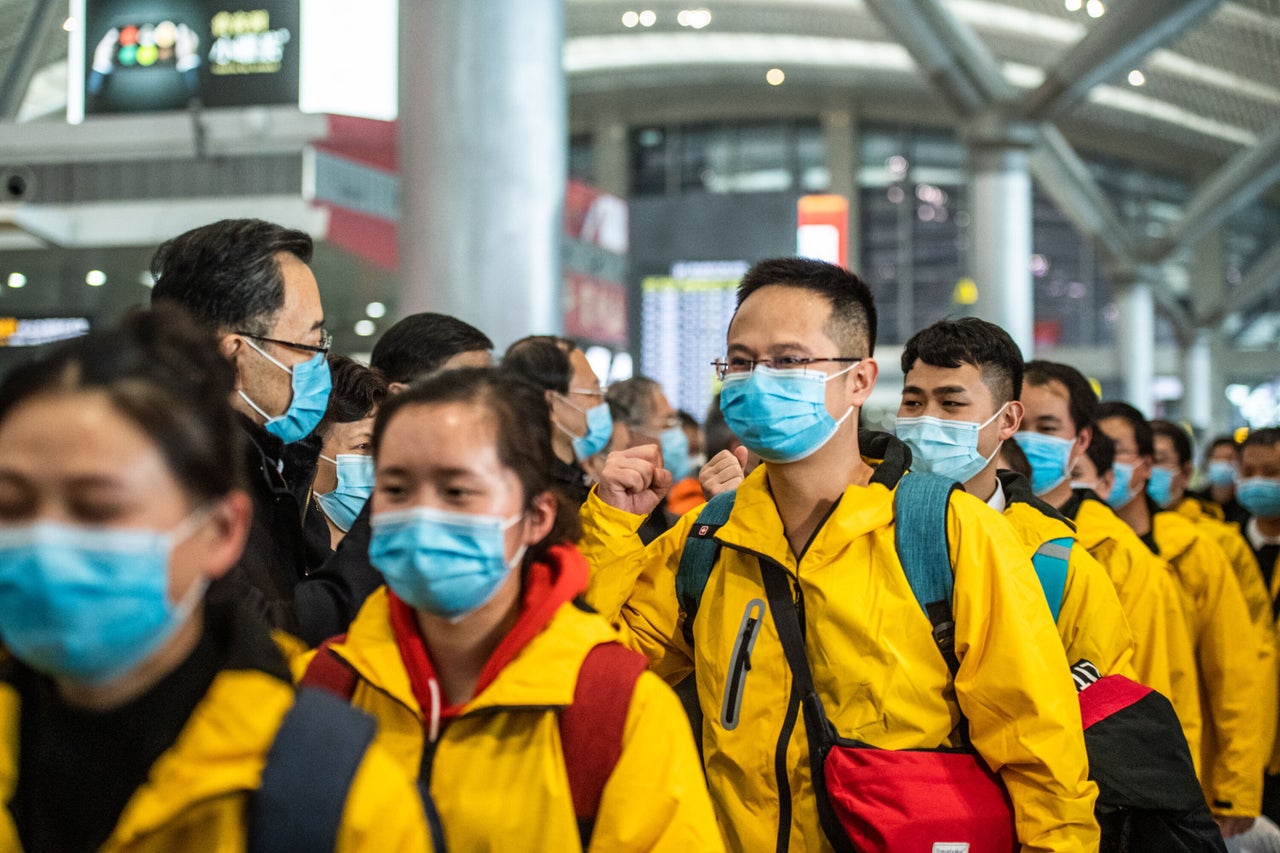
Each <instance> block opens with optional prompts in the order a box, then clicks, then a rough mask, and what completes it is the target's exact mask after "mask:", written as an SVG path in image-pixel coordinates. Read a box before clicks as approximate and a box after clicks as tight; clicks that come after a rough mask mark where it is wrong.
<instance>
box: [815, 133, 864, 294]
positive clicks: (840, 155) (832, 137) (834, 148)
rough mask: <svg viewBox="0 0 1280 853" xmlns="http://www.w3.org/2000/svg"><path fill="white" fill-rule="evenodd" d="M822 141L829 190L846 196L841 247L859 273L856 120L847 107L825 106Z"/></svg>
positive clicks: (859, 236) (852, 266) (860, 211)
mask: <svg viewBox="0 0 1280 853" xmlns="http://www.w3.org/2000/svg"><path fill="white" fill-rule="evenodd" d="M819 120H820V121H821V122H822V141H823V143H824V144H825V146H826V149H827V171H828V172H829V173H830V174H831V187H830V191H831V192H832V193H833V194H835V195H840V196H844V197H845V198H846V199H848V200H849V235H848V240H847V241H846V242H845V248H846V250H847V251H848V256H849V268H850V269H851V270H853V271H854V272H856V273H859V274H861V273H862V205H861V203H860V202H861V198H860V196H859V195H858V168H859V167H860V166H861V163H860V162H859V157H858V123H857V119H856V118H855V116H854V114H853V112H852V111H851V110H847V109H832V110H825V111H823V113H822V114H821V115H820V116H819Z"/></svg>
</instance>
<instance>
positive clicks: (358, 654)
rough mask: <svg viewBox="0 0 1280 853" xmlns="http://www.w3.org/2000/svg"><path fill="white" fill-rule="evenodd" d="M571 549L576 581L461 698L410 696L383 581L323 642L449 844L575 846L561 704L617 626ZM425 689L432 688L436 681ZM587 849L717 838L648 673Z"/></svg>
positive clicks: (674, 709)
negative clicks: (597, 608) (590, 598)
mask: <svg viewBox="0 0 1280 853" xmlns="http://www.w3.org/2000/svg"><path fill="white" fill-rule="evenodd" d="M552 550H553V552H554V551H556V550H561V549H552ZM563 550H571V549H563ZM574 556H575V557H576V558H577V560H578V564H579V571H578V580H577V586H576V591H571V592H570V594H569V595H567V597H565V598H564V599H563V601H562V602H559V603H553V605H552V606H553V608H554V611H553V615H551V617H550V619H549V621H547V622H545V623H544V624H543V625H541V626H539V627H541V628H542V630H540V631H539V632H538V633H537V634H536V635H535V636H533V637H532V639H530V640H529V641H528V643H527V644H526V645H524V646H523V647H522V648H521V649H520V650H519V651H518V653H517V654H516V655H515V657H514V658H513V659H512V660H510V661H509V662H507V663H506V664H505V665H504V666H503V667H502V669H501V671H500V672H498V674H497V676H496V678H494V679H493V680H492V682H491V683H489V684H487V686H480V687H479V692H478V694H477V695H476V696H475V697H474V698H473V699H471V700H470V701H468V702H466V703H465V704H464V705H462V706H461V707H457V708H452V709H444V708H442V707H441V702H442V701H443V697H440V698H434V702H433V704H434V707H425V708H424V703H422V702H420V701H419V699H418V695H419V694H420V693H421V691H418V692H417V693H415V690H414V686H413V683H412V681H411V679H410V676H409V673H408V671H407V669H406V664H405V662H404V658H403V657H402V654H401V650H400V645H399V643H398V640H397V632H396V629H395V627H394V625H393V620H392V615H391V608H392V606H393V599H392V597H391V596H390V594H389V593H388V590H387V588H386V587H381V588H379V589H378V590H377V591H376V592H374V593H373V595H371V596H370V597H369V599H368V600H367V601H366V602H365V604H364V606H363V607H362V608H361V609H360V613H359V614H358V615H357V616H356V619H355V621H354V622H353V623H352V624H351V627H350V629H349V631H348V632H347V634H346V635H345V637H344V638H340V639H339V640H338V641H334V642H332V643H331V644H330V645H329V647H328V648H329V649H330V650H331V651H332V653H333V654H335V655H336V656H337V657H338V658H340V659H341V660H342V661H344V662H345V663H346V664H347V665H348V666H350V667H351V668H352V669H353V670H354V671H355V674H356V676H357V681H356V686H355V692H354V693H353V694H352V696H351V703H352V704H353V705H354V706H356V707H357V708H361V709H363V710H364V711H366V712H368V713H370V714H372V715H373V716H374V717H376V718H377V720H378V736H377V742H378V743H381V744H382V745H383V746H384V747H385V748H386V749H387V750H388V751H389V752H391V754H392V755H393V756H394V757H395V759H396V760H397V761H398V763H399V764H400V766H401V767H402V768H403V769H404V770H406V771H408V772H410V773H412V774H414V775H415V776H416V775H418V773H419V771H420V769H423V768H425V772H427V773H429V774H430V780H431V784H430V789H431V795H432V799H433V800H434V801H435V804H436V808H437V811H438V812H439V815H440V822H441V823H442V824H443V826H444V834H445V841H446V844H447V847H448V849H450V850H465V851H484V850H489V851H510V850H555V851H568V850H581V849H582V842H581V839H580V837H579V830H578V823H577V818H576V816H575V814H574V805H573V799H572V796H571V794H570V789H569V777H568V773H567V770H566V769H565V759H564V753H563V750H562V744H561V739H560V725H559V714H558V712H559V711H560V709H562V708H564V707H566V706H568V705H569V704H570V703H571V702H572V701H573V695H574V686H575V685H576V683H577V678H578V670H579V668H580V667H581V665H582V661H583V659H584V658H585V657H586V655H587V652H589V651H590V650H591V649H592V648H594V647H595V646H597V645H599V644H601V643H609V642H616V641H617V640H618V634H617V632H616V631H614V630H613V629H612V628H611V627H610V626H609V624H608V623H607V622H606V621H605V620H604V619H602V618H600V616H598V615H596V614H595V613H590V612H587V611H585V610H583V609H581V608H580V607H578V606H576V605H575V604H574V603H573V601H572V599H573V597H574V595H576V594H577V593H578V592H581V591H582V590H583V589H584V588H585V586H586V566H585V564H583V563H582V562H581V557H580V556H578V555H577V554H576V552H574ZM394 604H395V605H397V606H399V607H405V605H403V604H402V603H400V602H399V601H398V600H395V602H394ZM401 639H403V638H401ZM312 654H314V653H312ZM310 658H311V655H307V656H305V657H303V658H300V659H297V660H295V662H294V671H295V674H298V675H301V673H302V672H303V671H304V670H305V668H306V665H307V663H308V662H309V660H310ZM430 678H431V681H432V683H434V676H433V675H432V676H430ZM482 682H483V676H482ZM432 695H433V697H439V689H438V687H437V688H436V689H435V690H433V691H432ZM428 701H432V700H428ZM432 734H434V735H435V737H434V740H432V738H431V736H430V735H432ZM588 849H589V850H591V851H598V852H599V853H606V851H609V853H612V851H640V850H655V851H676V853H695V851H719V850H723V841H722V839H721V837H720V832H719V830H718V829H717V827H716V823H715V817H714V815H713V813H712V810H711V803H710V800H709V798H708V796H707V788H706V782H705V779H704V777H703V775H702V769H701V767H700V766H699V763H698V753H697V749H696V747H695V745H694V742H693V739H692V738H691V737H690V734H689V725H688V721H687V718H686V717H685V714H684V709H683V708H682V707H681V705H680V702H679V700H677V699H676V696H675V694H674V693H673V692H672V691H671V689H670V688H669V687H667V686H666V685H665V684H663V683H662V682H661V680H660V679H658V678H657V677H656V676H654V675H653V674H652V673H649V672H645V673H643V674H642V675H641V676H640V678H639V680H638V681H637V682H636V685H635V692H634V693H633V695H632V698H631V706H630V710H629V712H628V714H627V721H626V725H625V730H624V734H623V745H622V755H621V757H620V758H619V759H618V763H617V765H616V766H615V768H614V771H613V773H612V775H610V777H609V780H608V782H607V783H606V784H605V787H604V790H603V792H602V795H601V799H600V806H599V810H598V812H597V814H596V818H595V823H594V827H593V830H592V834H591V846H590V847H589V848H588Z"/></svg>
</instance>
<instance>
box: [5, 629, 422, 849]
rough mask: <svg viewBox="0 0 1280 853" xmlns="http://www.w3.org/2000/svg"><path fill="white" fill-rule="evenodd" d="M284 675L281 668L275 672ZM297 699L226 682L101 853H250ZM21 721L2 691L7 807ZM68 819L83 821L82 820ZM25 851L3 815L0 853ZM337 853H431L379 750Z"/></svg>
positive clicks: (14, 697) (268, 687) (258, 673)
mask: <svg viewBox="0 0 1280 853" xmlns="http://www.w3.org/2000/svg"><path fill="white" fill-rule="evenodd" d="M264 633H265V630H264ZM262 639H263V643H264V644H266V643H268V642H269V641H267V640H266V638H265V636H264V637H263V638H262ZM284 666H285V665H284V661H283V660H278V661H277V662H276V663H275V664H274V665H273V666H272V668H273V669H280V670H284ZM286 671H287V670H286ZM293 697H294V688H293V685H292V684H291V683H290V682H289V681H288V680H287V679H282V678H281V677H280V676H279V675H275V674H271V673H268V672H265V671H263V670H259V669H248V668H246V669H224V670H222V671H221V672H219V673H218V674H217V675H216V676H215V677H214V680H213V683H212V684H211V685H210V686H209V690H208V692H207V693H206V694H205V696H204V699H202V700H201V701H200V703H199V704H198V705H197V706H196V709H195V711H194V712H193V713H192V715H191V717H190V718H189V719H188V720H187V723H186V726H185V727H184V728H183V729H182V732H181V733H180V734H179V736H178V739H177V741H176V742H175V743H174V744H173V745H172V746H171V747H170V748H169V749H168V750H167V751H166V752H164V753H163V754H162V755H161V756H160V758H159V759H158V760H157V761H156V763H155V764H154V765H152V767H151V773H150V775H149V777H148V778H147V780H146V782H144V783H143V784H142V786H141V787H139V788H138V789H137V791H135V792H134V794H133V797H132V798H131V799H130V800H129V802H128V803H127V804H126V806H125V808H124V811H123V812H122V813H121V815H120V819H119V822H118V823H117V824H116V827H115V829H114V830H113V831H112V833H111V835H110V837H109V838H108V839H107V841H106V843H105V844H104V845H103V846H102V847H101V848H100V853H173V851H182V853H241V852H242V851H244V850H245V831H246V826H247V825H248V816H247V815H248V809H249V808H251V807H252V804H253V794H254V792H255V791H256V790H257V788H258V785H259V782H260V779H261V774H262V768H263V764H264V760H265V758H266V755H267V751H268V749H270V747H271V744H272V742H273V741H274V740H275V736H276V729H278V728H279V726H280V721H281V720H282V719H283V717H284V715H285V712H287V711H288V710H289V709H290V708H291V707H292V706H293ZM21 714H22V708H21V702H20V700H19V694H18V691H17V690H16V689H15V688H14V687H13V686H12V685H11V684H8V683H0V799H2V800H3V801H4V802H5V803H8V802H9V801H10V800H11V799H12V798H13V795H14V793H15V791H16V789H17V785H18V778H17V777H18V750H19V748H20V744H19V743H18V731H19V721H20V719H21ZM86 784H92V780H86ZM298 796H299V797H302V798H305V797H306V796H307V791H306V790H305V789H303V790H299V791H298ZM66 817H67V819H68V820H75V815H67V816H66ZM21 849H22V848H21V845H20V844H19V842H18V830H17V827H16V826H15V825H14V822H13V817H12V815H11V813H10V811H9V810H8V809H0V850H3V851H6V853H10V851H20V850H21ZM337 850H338V851H370V853H381V852H382V851H415V853H416V851H430V850H431V842H430V838H429V836H428V834H427V829H426V821H425V818H424V816H423V809H422V802H421V799H420V798H419V795H418V792H417V789H416V787H415V786H414V785H413V783H412V781H411V777H407V776H406V775H405V774H404V772H403V771H402V770H401V769H400V768H399V767H398V766H397V765H396V763H395V762H394V761H393V760H392V759H391V757H390V756H389V755H387V754H386V753H385V752H383V751H382V750H381V749H379V748H377V747H376V744H372V745H370V747H369V750H368V751H367V752H366V754H365V756H364V759H363V761H362V762H361V764H360V767H359V769H357V771H356V775H355V777H354V778H353V779H352V784H351V789H350V792H349V793H348V796H347V802H346V806H345V808H344V810H343V814H342V826H341V829H340V830H339V836H338V844H337ZM32 853H37V851H32Z"/></svg>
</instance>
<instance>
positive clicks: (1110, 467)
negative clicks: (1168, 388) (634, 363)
mask: <svg viewBox="0 0 1280 853" xmlns="http://www.w3.org/2000/svg"><path fill="white" fill-rule="evenodd" d="M311 252H312V243H311V240H310V238H309V237H308V236H307V235H306V234H304V233H302V232H298V231H294V230H290V229H287V228H283V227H280V226H277V225H273V224H270V223H267V222H263V221H260V220H252V219H245V220H225V221H222V222H217V223H214V224H211V225H208V226H205V227H202V228H197V229H194V230H192V231H189V232H187V233H184V234H182V235H179V236H177V237H175V238H173V239H172V240H169V241H168V242H166V243H164V244H163V245H162V246H160V248H159V249H158V250H157V252H156V254H155V257H154V260H153V264H152V273H153V275H154V277H155V282H156V283H155V288H154V290H153V297H152V305H151V307H150V308H149V309H146V310H138V311H136V312H135V313H133V314H131V315H130V316H129V317H128V318H126V319H125V320H124V321H123V322H122V323H120V324H119V325H118V326H116V327H114V328H110V329H103V330H96V331H94V332H91V333H90V334H88V335H87V336H85V337H83V338H79V339H76V340H74V341H71V342H68V343H65V344H63V345H61V346H60V347H58V348H57V349H56V350H55V351H53V352H52V353H51V354H49V355H48V356H47V357H45V358H43V359H41V360H39V361H37V362H35V363H32V364H30V365H27V366H24V367H21V368H18V369H16V370H14V371H13V372H12V373H11V374H10V375H9V376H7V377H5V378H4V380H3V382H2V383H0V721H2V722H3V725H0V795H2V797H3V800H4V802H5V804H6V806H7V808H6V809H5V810H3V811H0V850H5V851H8V850H15V851H17V850H27V851H97V850H102V851H121V853H123V851H140V852H141V851H148V852H149V851H170V850H174V851H176V850H182V851H189V850H190V851H200V850H210V851H215V850H216V851H230V850H289V851H311V850H317V851H318V850H378V851H389V850H422V851H432V850H434V851H444V850H454V851H458V850H467V851H471V850H503V851H508V850H556V851H562V850H570V849H584V850H586V849H590V850H593V851H630V850H636V851H638V850H679V851H682V853H684V852H685V851H693V850H699V851H701V850H707V851H716V850H722V849H724V850H733V851H761V850H770V849H773V850H778V851H786V850H807V851H818V850H837V851H845V850H848V851H858V853H880V851H885V853H898V851H904V853H914V851H926V853H939V851H942V853H952V851H972V853H978V851H1010V850H1023V851H1046V853H1047V851H1060V852H1061V853H1068V852H1069V851H1070V852H1071V853H1074V851H1093V850H1100V849H1101V850H1133V851H1147V850H1149V851H1179V850H1187V851H1198V850H1205V851H1208V850H1224V849H1227V847H1230V848H1231V849H1237V850H1269V849H1280V847H1269V846H1267V845H1269V844H1275V843H1276V841H1275V839H1276V838H1277V837H1280V830H1277V829H1276V828H1275V826H1274V824H1272V823H1271V822H1270V821H1269V820H1268V817H1280V744H1278V743H1277V736H1276V735H1277V719H1278V718H1280V695H1278V694H1280V678H1278V676H1280V670H1278V669H1277V653H1276V643H1277V631H1276V612H1277V607H1276V602H1277V601H1280V572H1277V571H1276V565H1277V563H1278V562H1280V429H1277V428H1266V429H1258V430H1254V431H1252V432H1250V433H1249V434H1248V436H1247V437H1246V438H1245V439H1244V440H1243V441H1242V442H1239V443H1237V442H1236V441H1234V440H1233V439H1231V438H1222V439H1216V440H1214V441H1213V442H1212V443H1210V444H1209V445H1208V447H1207V448H1206V449H1205V450H1204V451H1203V459H1202V460H1198V459H1197V453H1196V448H1195V446H1194V443H1193V440H1192V436H1191V435H1190V434H1189V433H1188V431H1187V430H1186V429H1184V428H1183V427H1182V426H1180V425H1178V424H1175V423H1171V422H1168V421H1161V420H1150V419H1148V418H1147V417H1146V416H1145V415H1144V414H1143V413H1142V412H1141V411H1139V410H1138V409H1136V408H1134V407H1132V406H1130V405H1128V404H1126V403H1122V402H1116V401H1109V402H1101V401H1100V400H1099V398H1098V395H1097V394H1096V393H1095V390H1094V388H1093V386H1091V384H1090V383H1089V381H1088V380H1087V379H1086V378H1085V377H1084V376H1083V375H1081V374H1080V372H1079V371H1077V370H1076V369H1075V368H1073V367H1071V366H1069V365H1066V364H1061V363H1055V362H1050V361H1027V362H1024V360H1023V356H1022V353H1021V352H1020V350H1019V349H1018V347H1017V346H1016V344H1015V343H1014V342H1013V341H1012V339H1011V338H1010V337H1009V335H1008V334H1007V333H1006V332H1005V331H1004V330H1002V329H1001V328H1000V327H998V326H996V325H994V324H992V323H989V322H986V321H983V320H980V319H976V318H966V319H958V320H943V321H940V322H938V323H935V324H933V325H932V326H930V327H928V328H926V329H923V330H921V331H920V332H918V333H917V334H916V335H915V336H914V337H912V338H911V339H910V340H909V341H908V342H907V344H906V346H905V347H904V349H903V351H902V359H901V360H902V371H903V375H904V381H903V387H902V389H901V402H900V406H899V409H898V412H897V420H896V426H895V430H894V434H893V435H890V434H887V433H883V432H876V431H871V430H864V429H861V428H860V420H861V418H860V412H861V409H862V407H863V406H864V405H865V404H866V402H867V400H868V398H869V396H870V395H871V392H872V390H873V388H874V387H875V385H876V381H877V374H878V366H877V362H876V360H875V357H874V356H875V343H876V310H875V305H874V303H873V300H872V297H871V294H870V292H869V290H868V289H867V287H866V285H865V284H864V283H863V282H862V281H861V280H860V279H859V278H858V277H857V276H856V275H854V274H853V273H851V272H849V271H847V270H845V269H842V268H840V267H837V266H834V265H831V264H827V263H823V262H820V261H813V260H805V259H799V258H781V259H771V260H765V261H762V262H760V263H757V264H756V265H755V266H753V267H752V268H751V269H750V270H749V271H748V272H747V273H746V275H745V277H744V278H743V280H742V282H741V284H740V286H739V289H738V294H737V307H736V310H735V312H734V314H733V317H732V320H731V322H730V325H729V331H728V337H727V340H726V341H725V355H724V357H723V358H722V359H720V360H718V361H717V362H716V363H715V364H714V366H712V365H707V366H705V368H704V367H703V366H690V369H706V370H708V371H711V370H714V371H715V375H716V380H717V388H718V391H717V394H716V400H715V402H714V403H713V405H712V407H711V409H710V410H709V411H708V412H707V413H706V414H705V417H704V418H703V419H702V420H701V422H700V421H699V419H698V418H695V417H692V416H690V415H689V414H688V413H685V412H679V411H677V410H676V409H675V408H674V407H673V406H672V405H671V403H670V401H669V400H668V398H667V396H666V395H665V393H664V391H663V389H662V387H661V386H660V385H659V384H658V383H656V382H654V381H653V380H651V379H648V378H645V377H639V376H637V377H634V378H631V379H627V380H625V381H620V382H616V383H614V384H612V385H610V386H609V387H607V388H605V387H602V385H601V382H600V378H599V377H598V376H597V375H596V373H595V372H594V371H593V369H592V366H591V364H590V362H589V361H588V360H587V358H586V356H585V354H584V352H583V351H582V350H581V349H580V348H579V347H578V346H576V345H575V343H574V342H573V341H570V340H567V339H565V338H561V337H558V336H552V335H534V336H530V337H527V338H524V339H522V340H519V341H516V342H515V343H513V344H511V345H510V346H509V347H508V348H507V349H506V350H505V352H502V353H495V351H494V344H493V341H492V340H491V339H490V338H489V337H488V336H487V335H486V334H485V333H484V332H483V331H482V330H480V329H477V328H475V327H474V326H472V325H470V324H468V323H466V322H463V321H462V320H459V319H457V318H454V317H450V316H446V315H442V314H431V313H427V314H416V315H413V316H410V317H406V318H404V319H403V320H401V321H399V322H398V323H396V324H395V325H394V326H392V327H391V328H390V329H388V330H387V331H386V332H385V333H384V334H383V335H382V336H381V338H380V339H379V340H378V341H377V343H376V345H375V347H374V348H373V351H372V353H371V357H370V363H369V364H368V365H365V364H362V363H360V362H357V361H354V360H352V359H350V358H347V357H345V356H342V355H339V354H337V353H333V352H331V351H330V343H331V342H330V338H329V335H328V333H327V332H326V331H325V330H324V310H323V306H322V302H321V297H320V290H319V287H318V286H317V282H316V279H315V276H314V274H313V273H312V271H311V269H310V267H309V266H308V264H309V262H310V260H311ZM1197 461H1202V462H1203V466H1202V470H1197ZM1193 484H1194V485H1203V490H1201V491H1193V490H1192V486H1193ZM673 688H674V689H673ZM1224 839H1225V841H1224Z"/></svg>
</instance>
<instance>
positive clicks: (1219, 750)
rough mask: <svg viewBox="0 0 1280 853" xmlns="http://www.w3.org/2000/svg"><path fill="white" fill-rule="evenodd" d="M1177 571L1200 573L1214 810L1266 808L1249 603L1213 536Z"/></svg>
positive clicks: (1197, 589)
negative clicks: (1243, 629) (1247, 627)
mask: <svg viewBox="0 0 1280 853" xmlns="http://www.w3.org/2000/svg"><path fill="white" fill-rule="evenodd" d="M1179 568H1180V572H1181V573H1183V574H1184V575H1185V574H1187V573H1189V572H1194V573H1195V574H1196V575H1202V576H1203V577H1202V579H1201V578H1197V581H1199V582H1198V583H1196V582H1195V581H1193V584H1195V585H1194V586H1193V587H1192V592H1193V601H1194V604H1195V607H1196V609H1197V612H1198V615H1199V619H1200V637H1199V639H1200V643H1199V648H1198V662H1199V664H1200V677H1201V686H1202V688H1203V693H1204V703H1203V708H1204V730H1203V733H1202V740H1201V765H1202V768H1203V773H1202V777H1201V782H1202V784H1203V787H1204V789H1205V795H1206V797H1207V798H1208V800H1209V807H1210V808H1211V809H1212V810H1213V812H1214V813H1215V814H1218V815H1227V816H1233V817H1256V816H1257V815H1258V814H1259V813H1260V812H1261V809H1262V763H1263V761H1264V760H1265V757H1264V756H1263V754H1262V744H1261V743H1260V742H1259V737H1258V735H1259V730H1260V728H1261V725H1260V724H1261V720H1260V719H1259V718H1258V713H1259V710H1258V707H1257V698H1258V689H1257V679H1258V675H1259V673H1258V672H1257V666H1258V657H1259V654H1260V652H1259V651H1258V648H1257V639H1256V636H1255V635H1254V634H1253V632H1252V631H1248V632H1245V633H1243V634H1242V633H1241V631H1240V627H1241V626H1243V625H1248V624H1249V609H1248V607H1247V605H1246V604H1245V601H1244V595H1243V594H1242V593H1241V592H1240V584H1239V582H1238V581H1237V580H1236V577H1235V573H1234V572H1233V571H1232V570H1231V566H1230V564H1229V563H1228V562H1227V558H1226V555H1225V554H1223V553H1222V549H1221V548H1219V547H1218V546H1217V544H1216V543H1214V542H1213V541H1212V540H1211V539H1210V538H1209V537H1208V536H1205V535H1202V536H1199V537H1197V538H1196V541H1195V543H1194V544H1193V545H1192V546H1191V547H1190V548H1189V549H1188V550H1187V551H1186V552H1185V553H1184V554H1183V555H1182V556H1181V557H1180V558H1179Z"/></svg>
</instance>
